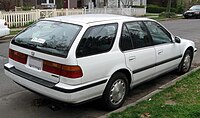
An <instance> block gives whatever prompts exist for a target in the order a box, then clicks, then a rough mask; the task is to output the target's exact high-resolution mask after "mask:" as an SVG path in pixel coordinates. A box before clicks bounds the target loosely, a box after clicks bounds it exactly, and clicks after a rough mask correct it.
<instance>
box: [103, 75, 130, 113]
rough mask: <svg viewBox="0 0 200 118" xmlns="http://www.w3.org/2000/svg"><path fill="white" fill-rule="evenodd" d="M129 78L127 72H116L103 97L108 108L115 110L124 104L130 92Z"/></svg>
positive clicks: (104, 105) (104, 104) (105, 106)
mask: <svg viewBox="0 0 200 118" xmlns="http://www.w3.org/2000/svg"><path fill="white" fill-rule="evenodd" d="M128 88H129V87H128V80H127V77H126V75H125V74H123V73H120V72H118V73H115V74H114V75H113V76H112V77H111V78H110V81H109V82H108V84H107V86H106V88H105V90H104V93H103V97H102V102H103V107H104V108H105V109H106V110H115V109H117V108H119V107H121V106H122V104H123V103H124V101H125V99H126V96H127V93H128Z"/></svg>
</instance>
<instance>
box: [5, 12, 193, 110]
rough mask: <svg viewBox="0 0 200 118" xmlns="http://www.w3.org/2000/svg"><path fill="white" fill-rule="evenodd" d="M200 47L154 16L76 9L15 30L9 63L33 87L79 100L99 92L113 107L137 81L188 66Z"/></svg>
mask: <svg viewBox="0 0 200 118" xmlns="http://www.w3.org/2000/svg"><path fill="white" fill-rule="evenodd" d="M196 51H197V49H196V48H195V44H194V42H192V41H189V40H185V39H181V38H179V37H175V36H173V35H172V34H171V33H170V32H169V31H168V30H167V29H166V28H164V27H163V26H162V25H161V24H160V23H158V22H156V21H154V20H151V19H147V18H134V17H128V16H118V15H108V14H90V15H72V16H62V17H54V18H46V19H43V20H40V21H38V22H37V23H35V24H33V25H31V26H30V27H28V28H27V29H25V30H24V31H23V32H21V33H20V34H18V35H17V36H15V37H14V38H13V39H12V40H11V42H10V47H9V62H8V63H7V64H5V66H4V68H5V74H6V75H7V76H8V77H10V78H11V79H12V80H13V81H15V82H16V83H17V84H19V85H21V86H23V87H25V88H27V89H30V90H32V91H34V92H37V93H40V94H42V95H45V96H48V97H50V98H53V99H56V100H60V101H64V102H67V103H75V104H76V103H82V102H85V101H88V100H91V99H95V98H99V97H100V98H101V99H102V101H103V103H104V106H105V108H107V109H109V110H113V109H117V108H119V107H120V106H121V105H122V104H123V103H124V100H125V98H126V96H127V93H128V91H129V89H131V88H133V86H135V85H137V84H139V83H141V82H144V81H147V80H150V79H152V78H155V77H157V76H159V75H161V74H164V73H167V72H169V71H172V70H175V69H177V70H178V72H179V73H186V72H188V71H189V69H190V66H191V62H192V59H193V57H194V55H195V52H196Z"/></svg>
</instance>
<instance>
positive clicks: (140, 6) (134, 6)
mask: <svg viewBox="0 0 200 118" xmlns="http://www.w3.org/2000/svg"><path fill="white" fill-rule="evenodd" d="M131 7H132V8H145V6H144V5H132V6H131Z"/></svg>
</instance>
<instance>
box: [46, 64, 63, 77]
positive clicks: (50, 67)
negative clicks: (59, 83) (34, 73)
mask: <svg viewBox="0 0 200 118" xmlns="http://www.w3.org/2000/svg"><path fill="white" fill-rule="evenodd" d="M61 68H62V66H61V64H57V63H53V62H50V61H44V62H43V70H44V71H47V72H50V73H54V74H57V75H60V71H61Z"/></svg>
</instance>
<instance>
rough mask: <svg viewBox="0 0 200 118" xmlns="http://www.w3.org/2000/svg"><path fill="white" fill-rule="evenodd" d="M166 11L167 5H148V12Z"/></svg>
mask: <svg viewBox="0 0 200 118" xmlns="http://www.w3.org/2000/svg"><path fill="white" fill-rule="evenodd" d="M165 11H166V8H165V7H159V6H157V5H148V6H147V12H148V13H161V12H165Z"/></svg>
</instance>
